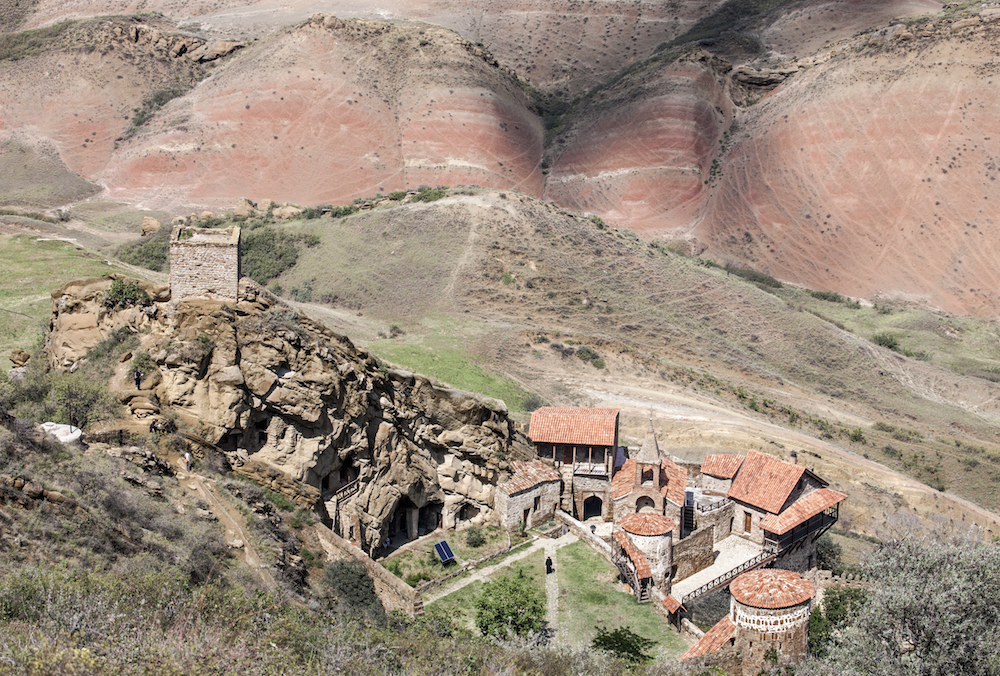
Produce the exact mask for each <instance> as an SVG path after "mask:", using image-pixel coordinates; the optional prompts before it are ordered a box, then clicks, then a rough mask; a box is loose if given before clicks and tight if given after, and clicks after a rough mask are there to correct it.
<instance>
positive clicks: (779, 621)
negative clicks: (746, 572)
mask: <svg viewBox="0 0 1000 676" xmlns="http://www.w3.org/2000/svg"><path fill="white" fill-rule="evenodd" d="M811 605H812V604H811V602H810V601H806V602H805V603H801V604H799V605H797V606H793V607H791V608H777V609H764V608H751V607H750V606H744V605H743V604H741V603H739V602H737V601H736V600H735V599H733V600H732V602H731V605H730V616H731V618H732V620H733V623H734V624H735V625H736V649H737V650H738V651H739V652H740V653H741V654H742V656H743V671H742V673H743V676H754V675H755V674H757V673H758V672H759V671H760V670H761V667H763V666H764V654H765V653H766V652H767V650H768V649H769V648H772V647H773V648H774V649H775V650H776V651H777V652H778V656H779V657H778V663H779V664H796V663H798V662H801V661H802V660H803V659H805V658H806V656H807V655H808V653H809V611H810V608H811Z"/></svg>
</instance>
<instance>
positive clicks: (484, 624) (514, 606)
mask: <svg viewBox="0 0 1000 676" xmlns="http://www.w3.org/2000/svg"><path fill="white" fill-rule="evenodd" d="M544 616H545V605H544V604H543V603H542V599H541V597H540V595H539V594H538V592H537V591H536V590H535V589H534V588H533V587H532V586H531V581H530V580H529V579H528V578H527V577H525V575H524V571H523V570H522V571H519V572H518V574H517V575H511V576H508V577H502V578H500V579H499V580H494V581H493V582H488V583H486V585H485V586H484V587H483V591H482V593H481V594H480V595H479V598H477V599H476V627H477V628H478V629H479V631H481V632H482V633H483V635H484V636H497V637H503V636H506V635H507V634H508V633H513V634H517V635H519V636H522V635H525V634H530V633H533V632H536V631H538V630H540V629H541V628H542V618H543V617H544Z"/></svg>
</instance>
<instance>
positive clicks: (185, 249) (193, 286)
mask: <svg viewBox="0 0 1000 676" xmlns="http://www.w3.org/2000/svg"><path fill="white" fill-rule="evenodd" d="M239 280H240V229H239V228H225V229H215V228H189V227H184V226H175V227H174V229H173V232H172V233H171V235H170V295H171V299H172V300H175V301H177V300H181V299H182V298H187V297H189V296H202V297H206V298H221V299H226V300H232V301H236V300H238V297H239Z"/></svg>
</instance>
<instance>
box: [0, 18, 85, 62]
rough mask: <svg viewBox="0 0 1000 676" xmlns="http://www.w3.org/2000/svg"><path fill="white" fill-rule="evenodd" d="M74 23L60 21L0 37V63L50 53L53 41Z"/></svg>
mask: <svg viewBox="0 0 1000 676" xmlns="http://www.w3.org/2000/svg"><path fill="white" fill-rule="evenodd" d="M75 23H76V22H75V21H60V22H59V23H57V24H53V25H51V26H47V27H45V28H35V29H33V30H27V31H21V32H19V33H7V34H6V35H0V61H17V60H18V59H25V58H28V57H30V56H37V55H39V54H44V53H45V52H48V51H50V50H51V49H52V48H53V47H52V43H53V41H54V40H55V39H56V38H57V37H59V36H60V35H62V34H63V33H64V32H65V31H66V29H67V28H69V27H70V26H72V25H73V24H75Z"/></svg>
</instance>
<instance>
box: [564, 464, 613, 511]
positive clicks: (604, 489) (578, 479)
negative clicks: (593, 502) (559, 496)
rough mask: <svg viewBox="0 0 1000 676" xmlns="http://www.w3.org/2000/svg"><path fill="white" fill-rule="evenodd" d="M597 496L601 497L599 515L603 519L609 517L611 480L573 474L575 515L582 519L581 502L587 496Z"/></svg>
mask: <svg viewBox="0 0 1000 676" xmlns="http://www.w3.org/2000/svg"><path fill="white" fill-rule="evenodd" d="M591 496H597V497H599V498H600V499H601V516H602V517H604V520H605V521H608V520H610V519H611V515H612V506H611V481H610V480H608V479H599V478H597V477H590V476H580V475H575V476H574V477H573V502H574V504H575V505H576V515H577V517H579V518H580V519H583V503H584V501H586V499H587V498H589V497H591Z"/></svg>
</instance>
